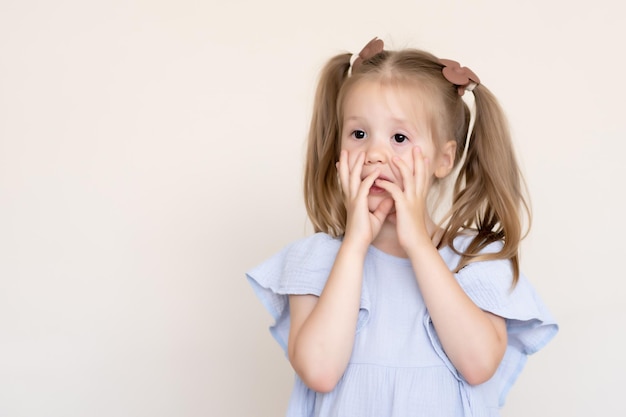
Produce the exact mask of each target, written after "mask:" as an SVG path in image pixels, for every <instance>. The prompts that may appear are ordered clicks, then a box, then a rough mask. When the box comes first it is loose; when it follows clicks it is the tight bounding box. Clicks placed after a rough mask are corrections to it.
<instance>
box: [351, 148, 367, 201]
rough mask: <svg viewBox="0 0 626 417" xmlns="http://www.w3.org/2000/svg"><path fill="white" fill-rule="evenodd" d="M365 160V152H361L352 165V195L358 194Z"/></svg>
mask: <svg viewBox="0 0 626 417" xmlns="http://www.w3.org/2000/svg"><path fill="white" fill-rule="evenodd" d="M364 161H365V153H363V152H359V154H358V155H357V157H356V159H355V160H354V163H353V164H352V166H351V167H350V195H357V194H358V192H359V188H360V186H361V172H362V170H363V162H364Z"/></svg>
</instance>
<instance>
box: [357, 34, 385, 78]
mask: <svg viewBox="0 0 626 417" xmlns="http://www.w3.org/2000/svg"><path fill="white" fill-rule="evenodd" d="M384 49H385V43H384V42H383V41H382V40H381V39H378V38H377V37H376V38H374V39H372V40H371V41H369V42H368V43H367V45H365V47H364V48H363V49H361V52H359V53H358V54H357V55H352V58H351V59H350V69H349V72H348V76H350V75H352V70H353V69H354V68H357V67H358V66H359V65H361V62H363V61H364V60H366V59H370V58H371V57H373V56H374V55H376V54H379V53H381V52H382V51H383V50H384Z"/></svg>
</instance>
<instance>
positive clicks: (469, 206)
mask: <svg viewBox="0 0 626 417" xmlns="http://www.w3.org/2000/svg"><path fill="white" fill-rule="evenodd" d="M474 97H475V106H476V119H475V122H474V129H473V131H472V134H471V137H470V139H469V144H468V148H467V155H466V158H465V161H464V162H463V165H462V166H461V169H460V171H459V174H458V177H457V179H456V182H455V185H454V190H453V199H452V208H451V210H450V218H449V223H448V227H447V228H446V229H447V232H446V236H444V238H445V239H446V243H447V244H451V243H452V242H451V241H452V239H453V237H454V235H456V234H457V233H458V231H459V230H461V229H464V228H470V229H475V230H476V232H477V235H476V236H475V238H474V239H473V241H472V243H471V244H470V245H469V247H468V248H467V249H466V250H465V251H464V252H463V253H461V255H462V257H461V261H460V263H459V265H458V267H457V270H460V269H461V268H463V267H464V266H465V265H467V264H468V263H470V262H475V261H479V260H492V259H509V260H510V261H511V264H512V268H513V284H515V283H516V282H517V280H518V278H519V244H520V241H521V240H522V238H523V237H524V233H523V230H522V212H523V211H525V212H526V214H527V215H528V220H529V221H530V217H531V216H530V209H529V206H528V204H527V202H526V199H525V198H524V193H523V188H522V185H523V179H522V176H521V172H520V170H519V166H518V163H517V160H516V157H515V153H514V149H513V144H512V141H511V137H510V133H509V128H508V123H507V121H506V118H505V116H504V112H503V111H502V109H501V107H500V105H499V104H498V102H497V100H496V98H495V97H494V96H493V94H492V93H491V92H490V91H489V90H488V89H487V88H486V87H485V86H484V85H479V86H477V87H476V88H475V89H474ZM497 241H502V242H503V244H504V245H503V247H502V249H501V250H500V251H499V252H497V253H491V254H481V255H478V253H479V252H480V250H481V249H483V248H485V247H486V246H487V245H489V244H490V243H493V242H497Z"/></svg>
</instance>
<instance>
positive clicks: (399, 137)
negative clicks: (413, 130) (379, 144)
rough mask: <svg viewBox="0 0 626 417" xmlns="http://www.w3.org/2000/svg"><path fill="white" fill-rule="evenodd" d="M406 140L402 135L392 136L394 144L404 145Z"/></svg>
mask: <svg viewBox="0 0 626 417" xmlns="http://www.w3.org/2000/svg"><path fill="white" fill-rule="evenodd" d="M407 140H409V138H407V137H406V136H404V135H403V134H402V133H396V134H395V135H393V141H394V142H395V143H404V142H406V141H407Z"/></svg>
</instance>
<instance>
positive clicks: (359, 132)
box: [352, 130, 366, 139]
mask: <svg viewBox="0 0 626 417" xmlns="http://www.w3.org/2000/svg"><path fill="white" fill-rule="evenodd" d="M352 136H354V138H355V139H365V136H366V134H365V132H364V131H362V130H355V131H354V132H352Z"/></svg>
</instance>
